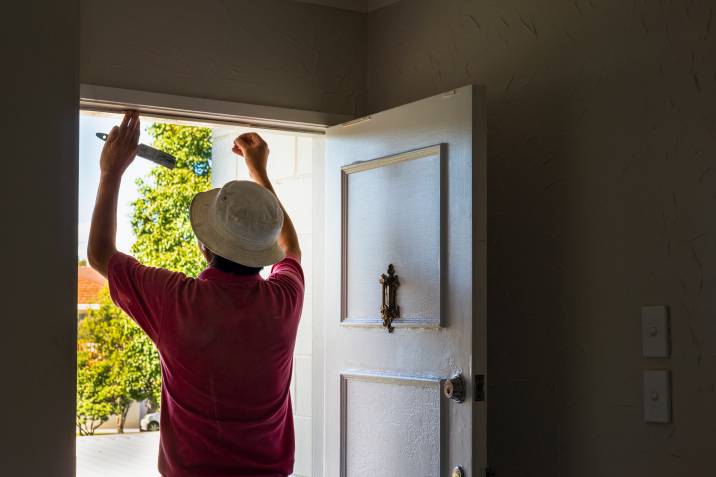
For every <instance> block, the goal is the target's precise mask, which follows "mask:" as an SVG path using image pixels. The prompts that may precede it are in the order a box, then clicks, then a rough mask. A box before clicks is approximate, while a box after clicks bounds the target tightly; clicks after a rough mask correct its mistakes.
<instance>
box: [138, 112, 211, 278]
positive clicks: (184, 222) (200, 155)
mask: <svg viewBox="0 0 716 477" xmlns="http://www.w3.org/2000/svg"><path fill="white" fill-rule="evenodd" d="M149 134H151V135H152V136H153V137H154V143H153V146H154V147H156V148H157V149H161V150H162V151H164V152H167V153H169V154H172V155H173V156H174V157H176V159H177V167H176V168H175V169H172V170H170V169H166V168H164V167H155V168H154V169H152V171H151V172H150V174H149V177H148V178H146V179H138V180H137V186H138V190H139V194H140V198H139V199H137V200H136V201H134V203H133V204H132V205H133V209H134V211H133V214H132V219H131V220H132V229H133V230H134V234H135V235H136V237H137V241H136V242H135V243H134V245H132V253H133V254H134V256H135V257H137V259H138V260H139V261H140V262H142V263H144V264H146V265H150V266H154V267H162V268H167V269H169V270H174V271H180V272H184V273H186V274H187V275H190V276H196V275H197V274H198V273H199V272H201V270H203V268H204V266H205V261H204V258H203V257H202V255H201V252H200V251H199V249H198V247H197V245H196V238H195V237H194V232H193V231H192V228H191V223H190V222H189V206H190V205H191V201H192V199H193V198H194V196H195V195H196V194H197V193H198V192H203V191H205V190H208V189H210V188H211V167H210V166H211V129H209V128H200V127H192V126H180V125H176V124H162V123H155V124H153V125H152V126H150V127H149Z"/></svg>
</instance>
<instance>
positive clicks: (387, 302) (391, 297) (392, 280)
mask: <svg viewBox="0 0 716 477" xmlns="http://www.w3.org/2000/svg"><path fill="white" fill-rule="evenodd" d="M380 284H381V285H383V296H382V301H381V305H380V317H381V318H382V319H383V326H384V327H386V328H388V333H392V332H393V329H394V328H393V320H394V319H396V318H400V307H399V306H398V305H396V303H395V298H396V295H397V291H398V287H399V286H400V281H399V280H398V275H396V274H395V268H393V264H392V263H391V264H390V265H388V274H387V275H386V274H385V273H383V274H381V275H380Z"/></svg>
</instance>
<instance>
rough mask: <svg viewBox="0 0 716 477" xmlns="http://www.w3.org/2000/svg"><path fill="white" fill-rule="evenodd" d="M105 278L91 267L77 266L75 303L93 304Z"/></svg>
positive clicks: (103, 284) (104, 282)
mask: <svg viewBox="0 0 716 477" xmlns="http://www.w3.org/2000/svg"><path fill="white" fill-rule="evenodd" d="M106 283H107V279H106V278H104V277H103V276H102V275H100V274H99V272H97V271H96V270H95V269H94V268H92V267H83V266H79V267H77V304H78V305H95V304H97V302H99V292H100V291H101V290H102V288H103V287H104V286H105V284H106Z"/></svg>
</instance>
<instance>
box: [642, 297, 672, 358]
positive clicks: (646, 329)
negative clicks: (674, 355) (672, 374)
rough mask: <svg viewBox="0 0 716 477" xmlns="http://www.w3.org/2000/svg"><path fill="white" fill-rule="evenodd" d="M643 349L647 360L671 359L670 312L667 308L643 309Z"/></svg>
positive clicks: (644, 307)
mask: <svg viewBox="0 0 716 477" xmlns="http://www.w3.org/2000/svg"><path fill="white" fill-rule="evenodd" d="M641 349H642V354H643V355H644V357H645V358H668V357H669V354H670V350H669V311H668V309H667V307H665V306H643V307H641Z"/></svg>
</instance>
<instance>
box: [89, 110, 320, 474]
mask: <svg viewBox="0 0 716 477" xmlns="http://www.w3.org/2000/svg"><path fill="white" fill-rule="evenodd" d="M141 119H142V132H141V136H140V142H141V143H145V144H148V145H154V146H158V147H159V148H166V147H176V148H179V149H181V148H185V149H186V148H191V147H195V145H194V146H190V145H189V144H188V143H187V144H182V141H192V140H195V139H197V138H199V139H201V140H202V141H204V142H202V144H204V147H205V148H206V150H205V151H203V152H201V151H199V152H198V153H197V151H195V150H194V151H193V153H197V160H196V161H193V162H191V164H192V170H191V171H190V173H193V174H195V175H196V176H197V177H198V178H199V179H198V180H197V181H196V184H199V185H198V186H197V187H199V188H205V189H206V188H214V187H221V186H222V185H223V184H224V183H226V182H228V181H230V180H236V179H238V180H247V179H248V173H247V170H246V167H245V164H244V161H243V158H241V157H239V156H237V155H235V154H234V153H233V152H232V151H231V148H232V144H233V140H234V138H235V137H236V136H238V135H240V134H242V133H244V132H248V131H254V132H258V133H259V134H260V135H261V136H262V137H263V138H264V139H265V140H266V142H267V143H268V145H269V148H270V151H271V152H270V156H269V163H268V173H269V177H270V178H271V180H272V183H273V184H274V187H275V189H276V193H277V195H278V196H279V198H280V199H281V201H282V203H283V204H284V206H285V207H286V209H287V212H288V214H289V215H290V216H291V218H292V220H293V222H294V225H295V227H296V230H297V232H298V234H299V240H300V243H301V249H302V255H303V257H302V267H303V269H304V273H305V278H306V295H305V299H304V308H303V313H302V317H301V322H300V325H299V329H298V336H297V340H296V346H295V349H294V360H293V363H294V364H293V374H292V376H293V377H292V382H291V397H292V405H293V416H294V429H295V435H296V460H295V466H294V475H295V476H300V477H309V476H311V475H314V472H313V462H314V454H315V452H314V446H313V440H314V439H313V436H314V428H320V423H319V422H316V419H314V416H315V414H316V411H315V409H316V403H315V400H314V398H313V397H314V395H316V394H318V393H313V389H314V388H316V387H317V386H320V384H319V383H318V382H317V381H318V380H320V376H321V372H320V369H319V368H318V367H317V363H316V362H315V360H314V359H313V357H314V342H315V341H316V340H314V333H317V332H319V331H317V329H319V328H320V326H319V324H320V323H321V310H322V300H323V297H321V296H319V293H317V290H321V289H322V275H323V263H322V254H321V253H314V251H316V250H321V247H322V241H323V215H322V211H323V199H322V197H323V176H322V174H323V137H322V136H321V135H320V134H316V133H312V132H296V131H286V130H280V129H265V128H257V127H248V126H237V125H226V124H217V123H214V122H208V121H197V120H186V119H182V118H173V119H166V118H163V117H152V116H151V115H149V116H147V115H142V118H141ZM120 122H121V114H119V113H114V112H106V111H102V112H97V111H90V110H81V112H80V128H79V132H80V141H79V144H80V153H79V161H80V167H79V210H78V251H77V253H78V270H79V273H78V291H79V293H78V347H77V350H78V396H77V399H78V407H77V413H78V414H77V423H78V426H77V433H78V437H77V476H78V477H89V476H95V475H98V476H99V475H101V476H103V477H114V476H129V475H132V476H137V475H158V472H157V469H156V457H157V453H158V434H159V433H158V432H153V431H155V430H157V429H158V428H159V427H161V409H160V408H159V402H158V401H159V399H158V392H157V386H158V384H159V383H158V382H157V373H158V370H159V368H158V361H157V360H156V355H152V356H153V358H151V359H149V361H150V364H149V365H146V364H145V365H143V367H142V366H131V369H132V370H133V372H135V373H138V374H139V376H140V377H142V378H145V379H144V382H145V388H146V389H144V391H143V392H137V390H136V389H116V387H117V386H116V385H117V379H113V378H112V376H113V375H112V373H113V372H116V371H117V370H116V368H117V367H118V366H121V364H122V363H123V364H127V363H130V364H132V363H131V361H127V360H131V359H132V357H131V356H129V357H126V356H125V357H113V358H111V359H110V358H109V357H108V356H107V353H103V352H102V346H111V347H112V349H116V348H117V343H104V342H102V340H101V339H100V338H98V337H96V336H93V335H92V333H93V332H94V333H98V332H101V331H102V328H98V327H97V326H92V320H95V321H98V322H99V321H101V322H103V323H104V324H105V325H103V326H112V325H111V323H112V320H115V322H116V323H117V326H120V325H124V323H125V321H124V320H128V318H127V317H126V316H123V314H122V313H121V312H120V311H119V310H118V309H116V308H115V307H114V305H112V304H111V300H110V299H109V296H108V293H107V291H106V282H105V281H104V279H103V278H102V277H101V276H99V275H98V274H96V272H94V271H93V270H92V269H91V268H89V267H88V266H87V263H86V249H87V238H88V234H89V224H90V219H91V214H92V210H93V207H94V197H95V193H96V189H97V184H98V181H99V157H100V152H101V149H102V145H103V143H102V141H101V140H100V139H98V138H97V137H96V133H102V132H104V133H107V132H109V131H110V130H111V128H112V127H113V126H115V125H118V124H119V123H120ZM167 141H173V142H172V144H168V143H167ZM204 153H206V155H205V156H204V155H203V154H204ZM204 164H206V166H207V167H204ZM170 174H172V171H169V170H166V169H161V168H160V166H156V165H155V164H153V163H151V162H149V161H146V160H145V159H143V158H140V157H137V158H136V159H135V161H134V162H133V163H132V165H131V166H130V167H129V169H128V170H127V172H126V174H125V176H124V178H123V181H122V187H121V190H120V195H119V203H118V218H117V248H118V249H119V250H120V251H122V252H125V253H128V254H131V255H134V256H136V257H137V258H139V259H140V261H143V262H145V263H146V262H147V261H148V262H150V263H148V264H149V265H154V266H165V267H167V268H173V269H176V270H179V271H183V272H184V273H187V274H188V275H196V274H197V273H198V271H200V269H201V268H203V264H202V263H200V262H197V258H199V257H200V255H199V254H196V255H191V254H192V253H196V250H194V252H191V251H190V250H192V249H191V247H192V246H193V247H194V248H196V246H195V244H187V247H186V248H185V247H178V248H177V251H176V254H177V255H182V254H183V255H187V254H188V256H183V255H182V257H176V256H175V257H172V256H171V254H169V255H170V256H169V257H167V256H166V255H167V254H166V253H164V254H163V257H160V256H159V255H160V254H158V253H157V254H154V253H153V251H154V249H153V247H155V245H156V243H155V242H157V240H158V239H161V237H159V236H158V234H161V233H162V232H161V231H159V230H158V229H157V228H152V227H151V226H149V227H148V226H147V225H146V224H147V221H149V222H151V220H152V217H151V214H152V213H154V212H151V211H148V210H147V208H146V205H147V203H148V201H151V200H155V199H156V198H157V197H161V198H162V200H166V201H167V203H166V204H162V206H165V207H166V208H167V209H171V208H172V207H174V206H176V205H177V204H178V203H182V197H181V196H182V194H194V193H196V192H199V190H196V191H194V190H191V191H187V190H186V189H183V188H180V187H179V185H178V184H172V183H171V181H170V180H165V179H166V178H167V176H168V175H170ZM172 187H175V188H176V190H172ZM158 188H164V189H163V190H161V191H158ZM158 192H161V193H158ZM184 202H185V201H184ZM155 205H156V204H155ZM172 210H173V209H172ZM148 214H149V215H148ZM176 214H177V215H176V216H175V217H174V218H176V219H177V221H179V222H182V225H179V226H178V227H179V228H180V227H181V226H184V227H186V225H187V223H188V222H187V221H185V220H183V219H185V218H186V217H185V216H188V209H187V210H179V211H177V212H176ZM168 218H170V219H171V218H172V217H171V216H169V217H168ZM154 220H155V221H156V218H154ZM166 233H181V231H175V230H173V229H171V228H170V230H169V231H168V232H166ZM155 248H156V247H155ZM179 258H181V259H179ZM162 260H163V261H162ZM151 262H153V263H151ZM264 273H268V270H267V269H265V272H264ZM107 323H110V325H107ZM140 333H141V332H140ZM119 339H125V340H141V339H142V338H141V337H139V336H137V334H136V333H133V332H128V333H125V335H122V336H120V338H119ZM150 344H151V343H150ZM120 347H121V343H120ZM147 353H151V350H148V351H147ZM144 357H146V355H145V356H144ZM152 359H153V360H154V361H152ZM144 361H147V360H146V359H145V360H144ZM118 363H119V364H118ZM113 367H114V368H113ZM102 373H105V374H102ZM135 378H136V376H135ZM135 381H136V380H135ZM112 386H113V387H114V388H112V389H110V388H111V387H112ZM317 389H320V387H318V388H317ZM319 420H320V418H319Z"/></svg>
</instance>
